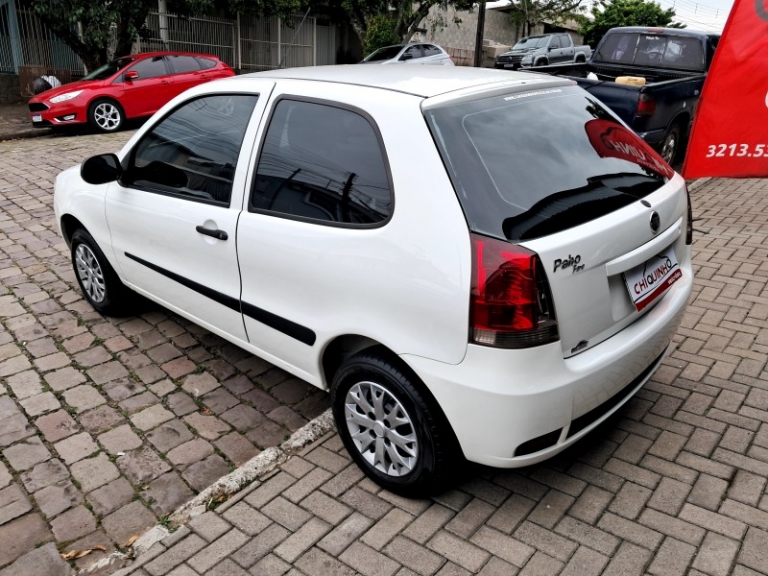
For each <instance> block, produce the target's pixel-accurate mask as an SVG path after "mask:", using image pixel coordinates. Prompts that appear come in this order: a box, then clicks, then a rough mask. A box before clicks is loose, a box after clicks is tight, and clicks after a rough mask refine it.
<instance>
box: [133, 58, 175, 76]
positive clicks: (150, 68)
mask: <svg viewBox="0 0 768 576" xmlns="http://www.w3.org/2000/svg"><path fill="white" fill-rule="evenodd" d="M129 70H133V71H134V72H138V73H139V77H138V80H146V79H147V78H157V77H158V76H165V75H166V74H168V69H167V68H166V67H165V57H163V56H153V57H152V58H145V59H144V60H139V61H138V62H137V63H136V64H135V65H134V66H132V67H131V68H129Z"/></svg>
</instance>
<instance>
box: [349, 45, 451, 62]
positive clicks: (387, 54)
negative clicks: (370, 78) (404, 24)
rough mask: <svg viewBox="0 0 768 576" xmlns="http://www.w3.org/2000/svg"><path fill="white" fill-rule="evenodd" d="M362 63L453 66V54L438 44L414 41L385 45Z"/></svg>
mask: <svg viewBox="0 0 768 576" xmlns="http://www.w3.org/2000/svg"><path fill="white" fill-rule="evenodd" d="M360 64H431V65H436V66H453V60H451V56H450V55H449V54H448V52H446V51H445V50H443V49H442V48H440V46H438V45H437V44H430V43H428V42H412V43H410V44H395V45H394V46H385V47H384V48H379V49H378V50H376V51H375V52H373V53H371V54H369V55H368V56H366V57H365V59H364V60H363V61H362V62H360Z"/></svg>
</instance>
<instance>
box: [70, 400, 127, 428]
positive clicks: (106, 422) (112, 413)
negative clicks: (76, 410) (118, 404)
mask: <svg viewBox="0 0 768 576" xmlns="http://www.w3.org/2000/svg"><path fill="white" fill-rule="evenodd" d="M77 420H78V422H80V425H81V426H82V427H83V428H85V429H86V430H87V431H88V432H90V433H91V434H101V433H102V432H106V431H107V430H109V429H111V428H114V427H115V426H117V425H118V424H122V423H123V422H125V418H123V417H122V416H121V415H120V413H119V412H118V411H117V410H115V409H114V408H111V407H110V406H99V407H98V408H95V409H93V410H89V411H88V412H84V413H83V414H80V415H78V417H77Z"/></svg>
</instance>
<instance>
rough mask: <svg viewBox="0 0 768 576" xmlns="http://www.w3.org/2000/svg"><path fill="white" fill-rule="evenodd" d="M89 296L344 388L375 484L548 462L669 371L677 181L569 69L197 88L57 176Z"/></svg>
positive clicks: (687, 285)
mask: <svg viewBox="0 0 768 576" xmlns="http://www.w3.org/2000/svg"><path fill="white" fill-rule="evenodd" d="M54 208H55V214H56V221H57V223H58V225H59V226H60V230H61V234H62V235H63V238H64V240H65V241H66V243H67V245H68V246H69V248H70V249H71V254H72V264H73V267H74V271H75V276H76V278H77V281H78V282H79V283H80V287H81V288H82V291H83V294H84V296H85V298H86V300H87V301H88V302H89V303H90V304H91V306H93V307H94V308H95V309H96V310H98V311H100V312H102V313H104V314H124V313H126V311H127V310H126V308H127V305H128V303H129V302H130V301H131V294H132V293H133V292H136V293H139V294H141V295H143V296H145V297H147V298H150V299H152V300H155V301H156V302H158V303H160V304H161V305H163V306H165V307H167V308H169V309H170V310H172V311H174V312H176V313H177V314H179V315H181V316H183V317H185V318H188V319H189V320H191V321H193V322H195V323H197V324H199V325H201V326H203V327H205V328H207V329H208V330H210V331H211V332H213V333H215V334H218V335H219V336H221V337H223V338H225V339H227V340H229V341H231V342H232V343H234V344H236V345H238V346H240V347H242V348H244V349H245V350H247V351H249V352H251V353H253V354H255V355H257V356H259V357H261V358H263V359H265V360H268V361H269V362H272V363H273V364H275V365H276V366H278V367H280V368H282V369H284V370H286V371H288V372H290V373H291V374H294V375H296V376H297V377H299V378H303V379H305V380H306V381H307V382H309V383H311V384H313V385H315V386H318V387H320V388H323V389H325V390H328V391H329V392H330V394H331V404H332V406H333V412H334V415H335V418H336V422H337V425H338V430H339V434H340V436H341V438H342V439H343V442H344V444H345V446H346V448H347V450H349V452H350V454H351V455H352V457H353V458H354V460H355V461H356V462H357V464H358V465H359V466H360V467H361V468H362V469H363V470H364V471H365V473H366V474H368V475H369V476H370V477H371V478H372V479H373V480H375V481H376V482H378V483H379V484H380V485H382V486H384V487H386V488H388V489H390V490H394V491H397V492H399V493H403V494H419V493H425V492H429V491H432V490H436V489H437V488H438V487H440V486H442V485H444V483H446V482H450V481H451V479H452V478H455V475H454V474H453V473H454V472H455V470H456V466H458V465H460V463H461V462H462V461H463V460H462V458H466V459H468V460H470V461H473V462H479V463H481V464H486V465H489V466H495V467H501V468H512V467H517V466H526V465H529V464H533V463H536V462H539V461H541V460H544V459H546V458H548V457H550V456H552V455H554V454H556V453H558V452H560V451H561V450H563V449H565V448H566V447H567V446H570V445H571V444H573V443H574V442H576V441H578V440H579V439H580V438H583V437H584V436H585V435H586V434H587V433H589V431H590V430H592V429H594V428H595V427H596V426H598V425H599V424H600V423H601V422H603V421H604V420H605V419H606V418H608V417H609V416H610V415H611V414H612V413H614V412H615V411H616V410H618V409H619V407H620V406H622V405H623V404H624V403H625V402H627V401H628V400H629V399H630V398H631V397H632V396H633V395H634V394H635V392H637V391H638V389H639V388H641V387H642V385H643V383H644V382H645V381H646V380H647V379H648V378H649V377H650V376H651V374H652V373H653V372H654V370H655V369H656V368H657V367H658V366H659V363H660V362H661V360H662V358H663V357H664V354H665V352H666V350H667V349H668V347H669V344H670V342H671V341H672V336H673V334H674V333H675V330H676V328H677V326H678V323H679V322H680V320H681V318H682V314H683V311H684V309H685V306H686V302H687V299H688V297H689V295H690V293H691V287H692V284H693V271H692V268H691V246H690V244H691V215H690V203H689V201H688V198H687V194H686V187H685V182H684V180H683V179H682V178H681V177H680V176H679V175H677V174H675V172H674V171H673V170H672V169H671V168H670V167H669V166H668V165H667V164H666V163H665V162H664V161H663V160H662V159H661V158H660V157H659V156H658V155H657V154H656V153H655V152H654V151H653V150H651V149H650V147H648V146H647V145H646V144H645V143H644V142H643V141H642V140H641V139H640V138H638V137H637V136H636V135H635V134H634V133H633V132H631V131H630V130H629V129H628V128H626V126H625V125H624V124H623V123H622V122H621V121H620V120H619V119H618V118H617V117H616V116H615V115H614V114H613V113H612V112H610V110H608V108H606V107H604V106H603V105H602V104H600V103H599V102H597V101H596V100H595V99H594V98H593V97H592V96H590V95H589V94H588V93H587V92H585V91H584V90H582V89H581V88H579V87H578V86H575V85H573V83H572V82H570V81H567V80H561V79H558V78H550V77H546V76H539V77H536V76H533V75H530V74H521V73H506V72H498V71H494V70H484V69H475V68H455V69H453V70H450V71H449V70H445V69H442V68H439V67H430V66H427V67H423V68H419V69H414V68H409V67H399V66H392V67H385V68H372V67H360V66H356V65H353V66H335V67H320V68H293V69H286V70H275V71H271V72H264V73H258V74H251V75H248V76H240V77H237V78H231V79H227V80H222V81H218V82H212V83H209V84H205V85H203V86H198V87H196V88H193V89H192V90H190V91H188V92H186V93H184V94H183V95H181V96H179V97H177V98H175V99H174V100H173V101H171V102H170V103H169V104H167V105H166V106H164V107H163V108H162V109H161V110H160V111H159V112H158V113H157V114H156V115H155V116H154V117H153V118H152V119H151V120H150V121H149V122H147V123H146V124H144V126H143V127H142V128H140V129H139V130H138V131H137V132H136V134H135V135H134V136H133V137H132V138H131V139H130V140H129V141H128V143H127V144H126V145H125V146H124V147H123V149H122V150H121V151H120V152H119V153H118V154H117V155H114V154H102V155H99V156H95V157H93V158H90V159H88V160H87V161H85V162H84V163H83V164H82V165H81V166H76V167H73V168H71V169H69V170H66V171H64V172H63V173H61V174H60V175H59V176H58V177H57V179H56V184H55V194H54Z"/></svg>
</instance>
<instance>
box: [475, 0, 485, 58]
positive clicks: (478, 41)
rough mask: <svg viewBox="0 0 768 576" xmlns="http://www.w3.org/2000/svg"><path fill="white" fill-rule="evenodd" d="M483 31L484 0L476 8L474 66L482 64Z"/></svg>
mask: <svg viewBox="0 0 768 576" xmlns="http://www.w3.org/2000/svg"><path fill="white" fill-rule="evenodd" d="M484 32H485V0H481V2H480V4H479V5H478V8H477V35H476V36H475V64H474V65H475V68H480V66H482V65H483V33H484Z"/></svg>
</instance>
